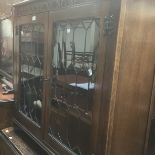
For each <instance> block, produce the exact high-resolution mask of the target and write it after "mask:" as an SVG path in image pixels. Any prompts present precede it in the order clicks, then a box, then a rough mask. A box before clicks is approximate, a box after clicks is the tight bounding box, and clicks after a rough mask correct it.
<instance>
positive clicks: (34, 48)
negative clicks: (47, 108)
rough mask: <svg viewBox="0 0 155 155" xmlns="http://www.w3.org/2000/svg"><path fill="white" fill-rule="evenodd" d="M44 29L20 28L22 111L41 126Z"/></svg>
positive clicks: (39, 25) (26, 26)
mask: <svg viewBox="0 0 155 155" xmlns="http://www.w3.org/2000/svg"><path fill="white" fill-rule="evenodd" d="M43 35H44V27H43V25H41V24H26V25H22V26H21V27H20V59H21V102H20V111H21V112H22V113H23V114H24V115H25V116H26V117H28V118H29V119H31V120H32V121H34V122H35V123H37V124H38V125H40V123H41V107H42V95H43V94H42V93H43V91H42V90H43V51H44V42H43V39H44V37H43Z"/></svg>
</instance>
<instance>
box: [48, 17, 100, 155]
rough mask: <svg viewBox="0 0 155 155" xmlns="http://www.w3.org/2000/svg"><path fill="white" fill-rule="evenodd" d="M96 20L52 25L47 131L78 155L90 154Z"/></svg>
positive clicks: (96, 48) (97, 36) (72, 21)
mask: <svg viewBox="0 0 155 155" xmlns="http://www.w3.org/2000/svg"><path fill="white" fill-rule="evenodd" d="M98 23H99V20H98V19H94V18H90V19H84V20H82V19H79V20H69V21H60V22H57V23H55V25H54V47H53V54H52V55H53V58H52V59H53V61H52V73H53V74H52V75H53V76H52V92H51V93H52V94H51V109H50V127H49V134H50V136H54V137H55V138H57V139H58V140H59V141H60V142H61V143H62V144H65V145H66V146H67V147H68V148H69V149H71V150H72V151H73V152H75V153H76V154H78V155H81V154H83V155H87V154H89V151H88V150H90V148H89V147H90V146H89V142H90V134H91V124H92V107H93V96H94V95H93V94H94V89H95V80H96V59H97V50H98V42H99V41H98V39H99V27H98V25H99V24H98Z"/></svg>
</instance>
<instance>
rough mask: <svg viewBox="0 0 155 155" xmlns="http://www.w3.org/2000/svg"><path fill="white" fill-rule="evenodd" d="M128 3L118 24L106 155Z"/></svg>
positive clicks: (109, 140)
mask: <svg viewBox="0 0 155 155" xmlns="http://www.w3.org/2000/svg"><path fill="white" fill-rule="evenodd" d="M126 3H127V0H122V1H121V10H120V19H119V26H118V34H117V42H116V55H115V64H114V74H113V81H112V91H111V98H110V109H109V114H108V115H109V116H108V129H107V140H106V150H105V154H106V155H110V153H111V144H112V135H113V123H114V112H115V105H116V99H117V88H118V81H119V69H120V60H121V54H122V43H123V34H124V25H125V18H126Z"/></svg>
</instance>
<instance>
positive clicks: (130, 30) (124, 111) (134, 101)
mask: <svg viewBox="0 0 155 155" xmlns="http://www.w3.org/2000/svg"><path fill="white" fill-rule="evenodd" d="M154 6H155V1H153V0H148V1H145V0H141V1H136V0H132V1H126V5H124V6H123V7H126V14H125V25H124V29H123V38H122V40H123V43H122V45H121V52H122V54H121V61H120V68H119V79H118V85H117V94H116V100H115V113H114V121H113V122H114V126H113V134H112V144H111V151H110V154H111V155H131V154H132V155H142V154H143V153H144V152H143V150H144V143H145V136H146V129H147V121H148V114H149V108H150V104H151V101H150V100H151V92H152V85H153V77H154V67H155V51H154V49H155V44H154V40H153V38H154V35H155V29H154V26H155V10H154ZM119 33H121V32H119Z"/></svg>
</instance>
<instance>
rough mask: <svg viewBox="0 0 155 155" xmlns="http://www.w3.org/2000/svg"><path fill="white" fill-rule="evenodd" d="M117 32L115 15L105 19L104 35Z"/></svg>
mask: <svg viewBox="0 0 155 155" xmlns="http://www.w3.org/2000/svg"><path fill="white" fill-rule="evenodd" d="M114 30H115V21H114V15H110V16H105V17H104V35H108V36H109V35H112V34H113V33H114Z"/></svg>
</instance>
